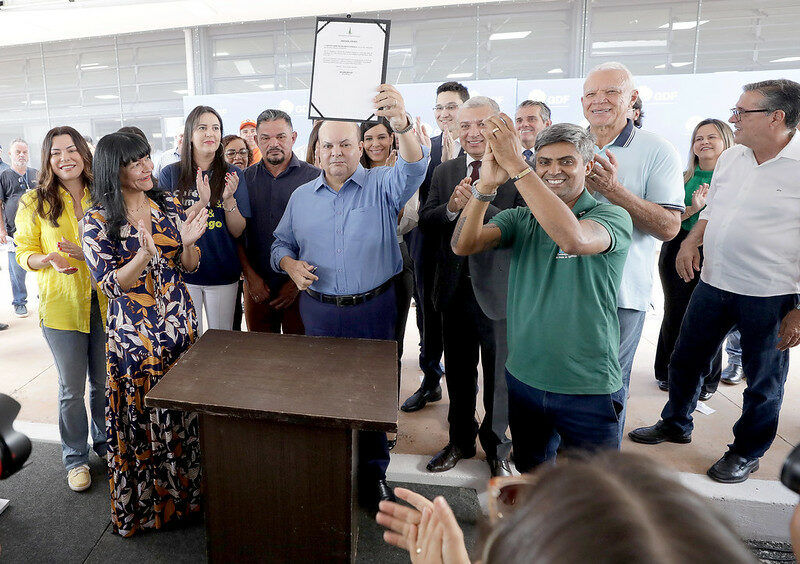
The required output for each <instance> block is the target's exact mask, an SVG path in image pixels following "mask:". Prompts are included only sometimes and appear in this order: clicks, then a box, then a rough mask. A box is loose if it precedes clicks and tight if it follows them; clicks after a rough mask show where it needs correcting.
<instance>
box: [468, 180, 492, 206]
mask: <svg viewBox="0 0 800 564" xmlns="http://www.w3.org/2000/svg"><path fill="white" fill-rule="evenodd" d="M478 182H479V181H477V182H475V184H473V185H472V197H473V198H475V199H476V200H478V201H479V202H491V201H492V200H494V198H495V196H497V190H495V191H494V192H492V193H491V194H482V193H481V192H478V188H477V185H478Z"/></svg>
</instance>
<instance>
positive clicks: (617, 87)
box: [581, 63, 684, 438]
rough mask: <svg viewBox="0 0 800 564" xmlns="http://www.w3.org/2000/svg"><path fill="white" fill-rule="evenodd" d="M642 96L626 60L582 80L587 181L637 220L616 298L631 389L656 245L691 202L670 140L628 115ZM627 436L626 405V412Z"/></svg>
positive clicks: (626, 384)
mask: <svg viewBox="0 0 800 564" xmlns="http://www.w3.org/2000/svg"><path fill="white" fill-rule="evenodd" d="M637 98H638V92H637V91H636V89H635V88H634V85H633V76H632V75H631V73H630V71H629V70H628V69H627V68H626V67H625V65H623V64H621V63H603V64H602V65H599V66H597V67H595V68H594V69H592V71H590V72H589V75H588V76H587V77H586V81H585V82H584V84H583V97H582V98H581V102H582V104H583V115H584V116H585V117H586V119H587V120H588V121H589V129H590V131H591V132H592V133H593V134H594V136H595V139H596V147H595V153H596V154H595V164H594V167H593V168H592V172H590V173H589V175H588V176H587V178H586V188H588V189H589V191H590V192H592V193H593V195H594V197H595V198H597V200H598V201H599V202H609V203H612V204H616V205H618V206H620V207H622V208H624V209H625V210H626V211H627V212H628V213H629V214H630V216H631V219H632V220H633V238H632V241H631V246H630V250H629V251H628V259H627V261H626V262H625V270H624V271H623V273H622V284H621V285H620V289H619V296H618V299H617V316H618V317H619V329H620V346H619V364H620V368H621V369H622V385H623V387H624V388H625V392H626V395H627V390H628V387H629V384H630V379H631V367H632V366H633V356H634V354H635V353H636V348H637V347H638V346H639V339H640V338H641V336H642V328H643V327H644V316H645V312H646V311H647V308H648V307H650V293H651V291H652V288H653V271H654V268H653V266H654V264H655V252H656V245H657V244H658V242H659V241H669V240H670V239H672V238H673V237H675V235H677V234H678V230H679V229H680V227H681V219H680V217H681V213H682V212H683V210H684V205H683V198H684V190H683V173H682V172H681V159H680V157H679V156H678V152H677V151H676V150H675V147H673V146H672V144H670V142H669V141H667V140H666V139H663V138H662V137H659V136H658V135H655V134H653V133H650V132H649V131H642V130H641V129H637V128H636V127H634V125H633V121H632V120H630V119H628V110H630V109H631V108H632V107H633V103H634V102H635V101H636V99H637ZM620 419H621V425H620V438H621V437H622V428H623V427H624V424H625V411H624V410H623V412H622V414H621V415H620Z"/></svg>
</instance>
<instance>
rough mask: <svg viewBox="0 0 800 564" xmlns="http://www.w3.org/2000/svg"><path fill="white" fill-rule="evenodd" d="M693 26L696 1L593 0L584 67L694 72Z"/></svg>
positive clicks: (658, 71) (586, 69)
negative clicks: (611, 65)
mask: <svg viewBox="0 0 800 564" xmlns="http://www.w3.org/2000/svg"><path fill="white" fill-rule="evenodd" d="M701 25H702V22H701ZM696 27H697V2H660V1H652V0H647V1H642V0H593V1H592V2H591V4H590V9H589V14H588V25H587V31H588V32H587V41H586V45H585V57H586V58H585V68H584V71H585V72H588V71H590V70H591V69H592V67H594V66H596V65H598V64H600V63H604V62H607V61H619V62H621V63H624V64H625V65H627V66H628V68H630V69H631V72H633V73H634V74H668V73H686V72H692V63H693V57H694V44H695V34H696Z"/></svg>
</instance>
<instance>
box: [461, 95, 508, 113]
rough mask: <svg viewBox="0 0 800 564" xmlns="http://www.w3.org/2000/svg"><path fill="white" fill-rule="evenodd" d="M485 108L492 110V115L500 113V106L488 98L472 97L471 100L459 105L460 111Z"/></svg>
mask: <svg viewBox="0 0 800 564" xmlns="http://www.w3.org/2000/svg"><path fill="white" fill-rule="evenodd" d="M486 106H489V107H490V108H492V111H493V112H494V113H496V114H499V113H500V105H499V104H498V103H497V102H495V101H494V100H492V99H491V98H489V97H488V96H473V97H472V98H470V99H469V100H467V101H466V102H464V103H463V104H461V108H460V109H462V110H464V109H467V108H485V107H486Z"/></svg>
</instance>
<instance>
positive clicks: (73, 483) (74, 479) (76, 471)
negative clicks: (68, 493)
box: [67, 464, 92, 492]
mask: <svg viewBox="0 0 800 564" xmlns="http://www.w3.org/2000/svg"><path fill="white" fill-rule="evenodd" d="M67 484H69V489H71V490H72V491H74V492H82V491H83V490H88V489H89V486H91V485H92V475H91V474H89V465H88V464H83V465H81V466H76V467H75V468H73V469H72V470H70V471H69V472H67Z"/></svg>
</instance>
